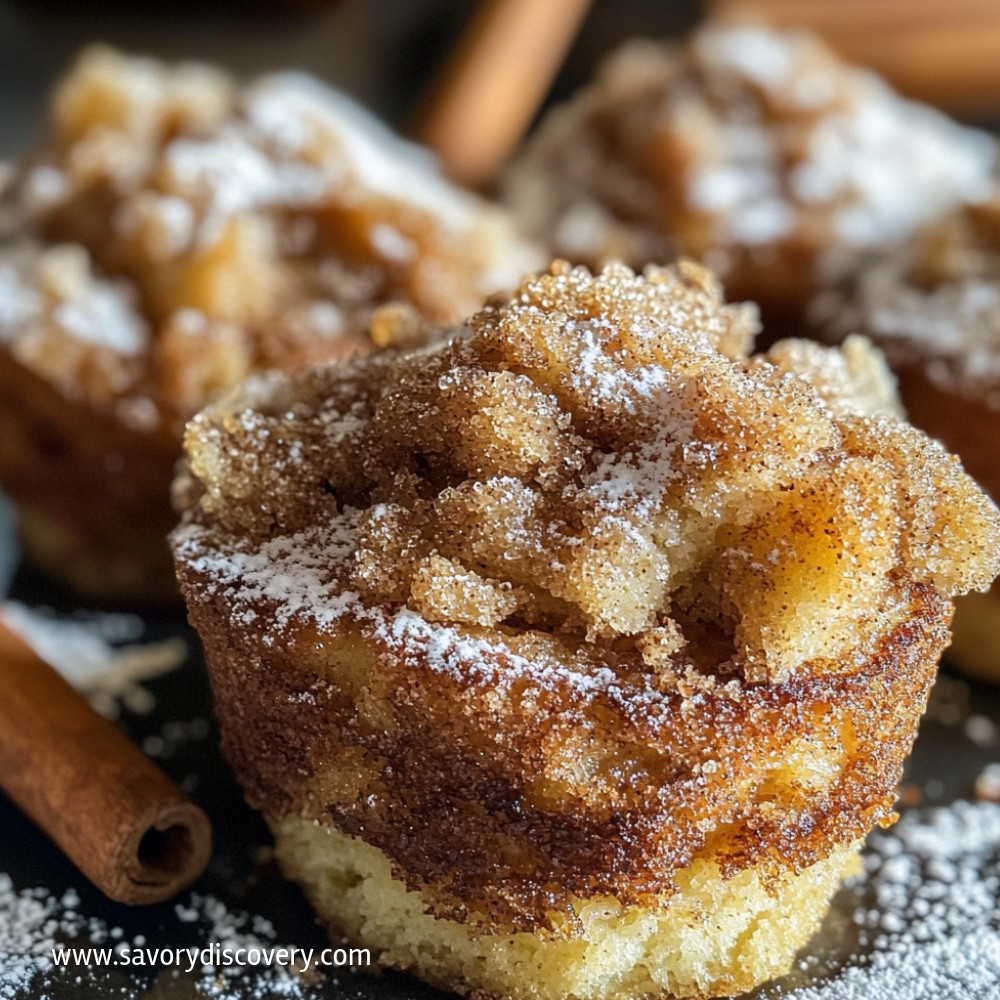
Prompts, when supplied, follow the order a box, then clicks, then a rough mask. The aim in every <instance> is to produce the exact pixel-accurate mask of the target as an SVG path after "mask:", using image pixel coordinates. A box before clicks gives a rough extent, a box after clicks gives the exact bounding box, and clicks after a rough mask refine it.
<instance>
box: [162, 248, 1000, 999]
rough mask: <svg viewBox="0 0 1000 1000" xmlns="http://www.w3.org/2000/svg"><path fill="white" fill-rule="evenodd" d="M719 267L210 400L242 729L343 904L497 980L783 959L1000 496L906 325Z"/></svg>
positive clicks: (669, 975)
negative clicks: (920, 379) (911, 350)
mask: <svg viewBox="0 0 1000 1000" xmlns="http://www.w3.org/2000/svg"><path fill="white" fill-rule="evenodd" d="M757 327H758V322H757V315H756V309H755V307H753V306H750V305H726V304H724V302H723V301H722V297H721V293H720V288H719V285H718V283H717V282H716V280H715V279H714V278H713V277H712V276H711V275H710V274H709V273H708V272H706V271H705V270H703V269H702V268H701V267H699V266H698V265H695V264H692V263H683V264H679V265H678V266H677V267H675V268H664V269H650V270H649V271H648V272H647V274H646V275H645V276H644V277H636V276H635V275H634V274H633V273H632V272H631V271H630V270H629V269H628V268H627V267H625V266H624V265H614V266H611V267H608V268H607V269H606V270H604V271H603V272H602V273H600V274H599V275H597V276H592V275H591V274H590V272H588V271H587V270H586V269H584V268H582V267H578V268H570V267H569V266H568V265H565V264H555V265H553V267H552V269H551V271H550V272H549V273H548V274H545V275H542V276H540V277H535V278H531V279H528V280H526V281H525V282H524V283H523V284H522V285H521V287H520V290H519V292H518V293H517V295H516V296H515V297H514V298H512V299H511V300H509V301H506V302H503V301H496V302H494V303H493V304H491V305H488V306H487V307H486V308H485V309H483V310H482V311H480V312H479V313H478V314H476V315H475V316H473V317H472V318H471V319H470V320H468V322H467V323H466V324H464V325H463V326H462V327H460V328H458V329H456V330H455V331H454V336H453V338H452V339H451V340H449V341H448V342H447V343H444V344H443V345H439V346H436V347H426V348H423V349H419V350H416V351H411V352H401V353H395V352H386V353H383V354H380V355H371V356H368V357H365V358H359V359H356V360H354V361H352V362H351V363H349V364H346V365H342V366H339V367H333V366H320V367H316V368H313V369H311V370H309V371H307V372H303V373H299V374H297V375H293V376H284V375H272V376H269V377H267V378H261V379H255V380H253V381H251V382H249V383H248V384H246V385H245V386H244V387H243V388H242V389H241V390H240V391H239V392H238V393H236V394H235V395H233V396H231V397H229V398H228V399H227V400H225V401H223V402H220V403H218V404H216V405H215V406H213V407H210V408H209V409H207V410H205V411H203V412H202V413H201V414H199V415H198V416H197V417H196V418H195V419H194V420H193V421H192V422H191V423H190V425H189V427H188V431H187V436H186V449H187V468H186V470H185V471H184V472H183V473H182V475H181V477H180V478H179V480H178V483H177V491H176V495H177V499H178V502H179V503H180V505H181V506H182V507H183V508H184V515H183V520H182V523H181V525H180V526H179V527H178V528H177V530H176V531H175V532H174V534H173V535H172V542H173V548H174V553H175V558H176V564H177V572H178V576H179V580H180V583H181V587H182V590H183V592H184V595H185V597H186V599H187V602H188V608H189V613H190V618H191V621H192V623H193V624H194V625H195V627H196V628H197V629H198V631H199V633H200V634H201V637H202V639H203V642H204V646H205V650H206V655H207V661H208V664H209V669H210V673H211V678H212V685H213V689H214V694H215V698H216V705H217V712H218V716H219V719H220V722H221V727H222V738H223V746H224V750H225V753H226V755H227V757H228V759H229V760H230V761H231V763H232V765H233V768H234V770H235V772H236V775H237V777H238V779H239V781H240V782H241V784H242V786H243V788H244V790H245V793H246V796H247V798H248V800H249V801H250V802H251V804H252V805H254V806H255V807H256V808H258V809H260V810H261V811H262V812H263V814H264V816H265V817H266V819H267V821H268V823H269V824H270V826H271V829H272V830H273V832H274V835H275V842H276V851H277V856H278V858H279V860H280V862H281V864H282V865H283V867H284V869H285V871H286V872H287V874H288V875H289V876H291V877H292V878H294V879H296V880H297V881H299V882H300V883H301V884H302V886H303V887H304V889H305V891H306V892H307V894H308V895H309V897H310V898H311V900H312V902H313V903H314V904H315V907H316V909H317V912H318V913H319V915H320V917H321V919H322V920H324V921H325V922H327V923H328V924H329V926H330V928H331V930H332V931H334V932H336V933H340V932H344V933H346V934H347V935H348V937H349V938H350V939H351V940H352V941H353V942H354V943H356V944H358V945H359V946H364V947H368V948H370V949H371V950H372V952H373V953H374V955H375V956H377V959H378V961H379V962H380V963H381V964H383V965H385V966H388V967H392V968H397V969H403V970H408V971H410V972H413V973H415V974H416V975H418V976H420V977H422V978H423V979H425V980H427V981H428V982H430V983H433V984H435V985H437V986H441V987H443V988H446V989H451V990H457V991H458V992H460V993H463V994H468V995H475V996H495V997H509V998H522V997H523V998H528V997H531V998H553V1000H555V998H564V997H567V996H573V997H576V998H579V1000H585V998H594V1000H596V998H613V997H623V998H624V997H630V998H639V997H649V996H661V995H664V996H665V995H670V996H674V997H707V996H716V995H730V994H732V993H734V992H739V991H742V990H747V989H750V988H752V987H753V986H754V985H756V984H757V983H759V982H761V981H763V980H766V979H768V978H770V977H772V976H775V975H777V974H780V973H782V972H783V971H785V970H786V969H787V968H788V967H789V965H790V963H791V961H792V957H793V955H794V953H795V951H796V949H797V948H799V947H800V946H801V945H802V944H804V942H805V941H806V940H807V939H808V938H809V936H810V935H811V933H812V931H813V930H814V928H815V927H816V926H817V924H818V922H819V921H820V919H821V918H822V916H823V914H824V912H825V910H826V908H827V905H828V901H829V898H830V896H831V894H832V893H833V891H834V890H835V889H836V887H837V885H838V883H839V881H840V878H841V876H842V874H843V873H844V871H845V869H847V868H848V867H849V866H850V865H851V860H852V857H853V856H854V853H855V851H856V850H857V848H858V846H859V844H860V842H861V840H862V838H863V837H864V836H865V834H866V833H867V832H868V830H869V829H871V827H872V825H873V824H875V823H882V824H885V823H888V822H889V821H891V820H892V818H893V800H894V790H895V786H896V782H897V780H898V778H899V775H900V770H901V767H902V763H903V760H904V758H905V756H906V755H907V753H908V752H909V749H910V746H911V744H912V741H913V738H914V736H915V733H916V727H917V722H918V719H919V716H920V713H921V711H922V709H923V707H924V704H925V699H926V697H927V693H928V689H929V687H930V685H931V682H932V678H933V676H934V670H935V663H936V661H937V658H938V656H939V654H940V652H941V650H942V649H943V648H944V647H945V645H946V644H947V642H948V622H949V619H950V616H951V603H950V598H951V596H952V595H954V594H956V593H959V592H962V591H965V590H967V589H969V588H971V587H979V588H983V587H986V586H987V585H988V584H989V582H990V581H991V580H992V578H993V576H994V575H995V574H996V572H997V570H998V568H1000V550H998V545H997V543H998V541H1000V514H998V512H997V510H996V508H995V507H994V506H993V505H992V503H991V502H990V501H989V500H988V499H987V498H986V497H985V496H983V494H982V493H981V492H980V491H979V490H978V488H977V487H976V486H975V484H974V483H973V482H972V481H971V479H970V478H969V477H968V476H967V475H966V474H965V473H964V472H963V471H962V469H961V466H960V465H959V463H958V462H957V461H956V460H955V459H953V458H952V457H950V456H949V455H947V454H946V453H945V452H944V451H943V450H942V449H941V447H940V446H938V445H936V444H934V443H932V442H931V441H929V440H928V439H927V438H926V437H925V436H924V435H923V434H921V433H920V432H918V431H916V430H914V429H913V428H911V427H910V426H908V425H907V424H906V423H904V422H903V421H902V420H901V418H900V417H899V415H898V408H897V403H896V401H895V398H894V396H893V393H892V388H891V380H890V379H889V377H888V374H887V371H886V368H885V366H884V364H883V362H882V361H881V359H880V357H879V356H878V355H877V353H876V352H874V351H873V350H872V348H871V347H870V346H869V345H868V344H867V342H866V341H864V340H862V339H860V338H854V339H852V340H850V341H849V342H848V343H847V344H846V345H845V346H844V348H843V349H842V350H838V349H833V348H824V347H822V346H820V345H818V344H815V343H809V342H805V341H786V342H782V343H780V344H778V345H776V346H775V347H774V348H773V349H772V350H771V351H770V352H769V353H768V354H766V355H756V356H751V355H750V350H751V345H752V341H753V337H754V335H755V333H756V331H757Z"/></svg>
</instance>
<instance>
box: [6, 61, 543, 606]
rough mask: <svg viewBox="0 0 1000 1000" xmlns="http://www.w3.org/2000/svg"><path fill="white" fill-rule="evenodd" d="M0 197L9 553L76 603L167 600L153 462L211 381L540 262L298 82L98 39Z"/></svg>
mask: <svg viewBox="0 0 1000 1000" xmlns="http://www.w3.org/2000/svg"><path fill="white" fill-rule="evenodd" d="M0 211H2V219H0V230H2V231H0V487H2V488H3V489H4V490H5V491H7V492H8V493H9V494H10V496H11V497H12V498H13V499H14V500H15V501H16V502H17V504H18V505H19V507H20V514H21V528H22V533H23V535H24V541H25V548H26V554H27V556H28V558H29V559H30V560H31V561H33V562H34V563H35V564H36V565H39V566H41V567H42V568H44V569H46V570H48V571H49V572H51V573H52V574H53V575H54V576H56V577H59V578H61V579H64V580H66V581H68V582H69V583H71V584H72V585H74V586H75V587H76V588H77V589H78V590H80V591H82V592H84V593H85V594H88V595H90V596H91V597H93V598H95V599H100V600H135V599H143V598H147V599H156V598H160V597H170V596H173V598H174V599H176V584H175V582H174V577H173V570H172V566H171V561H170V555H169V551H168V548H167V546H166V544H165V541H164V539H165V536H166V533H167V532H168V531H169V529H170V527H172V525H173V521H174V518H173V514H172V511H171V509H170V503H169V489H170V479H171V476H172V470H173V465H174V463H175V462H176V460H177V458H178V457H179V455H180V452H181V437H182V433H183V427H184V422H185V421H186V419H187V418H189V417H190V416H192V415H193V414H194V413H195V412H197V410H199V409H200V408H201V407H202V406H204V405H205V404H206V403H207V402H208V401H210V400H211V399H213V398H215V396H216V395H218V393H219V392H221V391H224V390H225V389H227V388H229V387H230V386H232V385H234V384H235V383H236V382H237V381H239V380H240V379H242V378H243V377H245V376H246V375H247V374H248V373H249V372H251V371H258V370H262V369H267V368H272V367H278V368H286V369H291V368H295V367H298V366H299V365H302V364H306V363H310V362H315V361H318V360H321V359H322V360H326V359H332V358H337V357H340V356H343V355H345V354H349V353H353V352H358V351H365V350H369V349H370V348H371V346H372V344H373V342H374V343H375V344H378V343H380V342H381V341H382V340H383V339H384V335H385V331H386V330H387V329H388V328H389V326H391V328H392V329H393V331H394V335H395V336H403V337H404V338H406V339H409V340H419V339H421V338H422V337H423V336H424V335H425V334H426V331H427V330H428V329H431V328H432V327H430V326H428V323H431V324H448V323H454V322H458V321H459V320H461V319H462V318H463V317H464V316H465V315H466V314H467V313H468V312H469V311H471V310H472V309H474V308H477V307H478V305H479V304H480V303H481V302H482V300H483V298H484V296H485V295H487V294H490V293H492V292H495V291H498V290H500V289H510V288H513V287H515V286H516V283H517V281H518V280H519V278H520V276H521V273H522V272H523V271H525V270H531V269H533V268H534V267H537V266H538V264H539V263H540V261H539V258H538V256H537V253H536V251H535V250H534V249H533V248H532V247H531V246H530V245H529V244H528V243H527V242H526V241H524V240H522V239H521V238H520V237H519V236H518V235H517V233H516V231H515V229H514V227H513V226H512V224H511V222H510V220H509V218H508V216H507V214H506V213H505V212H504V211H502V210H501V209H499V208H497V207H495V206H492V205H490V204H488V203H487V202H485V201H483V200H481V199H479V198H478V197H475V196H473V195H471V194H469V193H467V192H464V191H461V190H460V189H458V188H456V187H453V186H452V185H451V184H450V183H448V182H447V181H445V180H444V178H443V177H442V176H441V175H440V174H439V172H438V171H437V168H436V166H435V165H434V163H433V161H432V159H431V158H430V157H429V155H428V154H425V153H424V152H423V151H421V150H419V149H418V148H417V147H414V146H411V145H410V144H408V143H404V142H403V141H401V140H399V139H397V138H396V137H395V136H393V135H391V134H390V133H389V132H388V131H387V130H386V129H385V128H384V127H383V126H381V125H380V124H379V123H378V122H376V121H375V120H374V119H373V118H371V117H369V116H368V114H367V113H366V112H364V111H362V110H361V109H360V108H359V107H357V106H355V105H354V104H353V103H352V102H351V101H350V100H349V99H347V98H346V97H344V96H342V95H340V94H338V93H336V92H334V91H332V90H329V89H327V88H325V87H324V86H323V85H322V84H320V83H319V82H318V81H316V80H313V79H311V78H309V77H306V76H304V75H302V74H296V73H284V74H276V75H273V76H269V77H264V78H261V79H259V80H256V81H254V82H251V83H250V84H249V85H247V86H245V87H237V86H236V84H235V83H234V82H233V81H232V80H231V79H229V78H228V77H227V76H225V75H223V74H222V73H221V72H219V71H217V70H215V69H212V68H209V67H207V66H203V65H195V64H182V65H177V66H171V65H166V64H162V63H159V62H156V61H154V60H151V59H143V58H133V57H128V56H125V55H122V54H120V53H117V52H114V51H112V50H109V49H106V48H95V49H91V50H88V51H86V52H85V53H83V55H82V56H81V57H80V59H79V61H78V63H77V64H76V66H75V67H74V68H73V69H72V70H71V71H70V73H69V74H68V76H67V77H66V79H65V80H63V81H62V83H61V84H60V85H59V86H58V87H57V89H56V91H55V93H54V96H53V99H52V107H51V129H50V134H49V136H48V137H47V138H46V140H45V142H44V143H43V144H42V145H41V146H40V147H39V148H38V149H36V150H35V151H34V152H33V153H32V154H31V155H30V156H28V157H27V158H26V159H25V160H24V161H23V162H21V163H20V164H18V165H16V167H15V168H14V170H13V173H12V176H11V177H10V178H9V179H8V180H7V182H6V184H5V185H4V189H3V195H2V201H0ZM377 309H381V310H382V312H377ZM386 310H388V312H389V314H390V315H394V314H395V313H396V312H399V311H402V312H403V314H404V315H405V317H406V322H401V321H397V320H398V317H395V318H394V319H393V322H392V323H391V324H389V325H387V323H386V322H385V320H384V318H381V317H383V316H384V313H385V311H386ZM373 312H375V313H376V314H375V318H374V322H373ZM433 328H436V327H433Z"/></svg>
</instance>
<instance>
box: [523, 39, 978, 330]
mask: <svg viewBox="0 0 1000 1000" xmlns="http://www.w3.org/2000/svg"><path fill="white" fill-rule="evenodd" d="M995 147H996V144H995V141H994V139H993V138H992V137H991V136H989V135H987V134H986V133H985V132H979V131H975V130H973V129H970V128H965V127H961V126H959V125H957V124H955V123H954V122H952V121H951V120H949V119H948V118H946V117H945V116H944V115H943V114H941V113H939V112H938V111H935V110H933V109H931V108H930V107H927V106H924V105H921V104H918V103H915V102H912V101H907V100H904V99H902V98H901V97H899V96H898V95H897V94H895V93H894V92H893V91H892V90H891V89H890V87H889V86H888V85H887V84H886V83H884V82H883V81H882V80H881V79H880V78H879V77H877V76H876V75H874V74H873V73H871V72H870V71H867V70H864V69H861V68H858V67H854V66H850V65H847V64H845V63H844V62H842V61H841V60H840V59H838V57H837V56H835V55H834V54H833V52H832V51H830V50H829V49H828V48H827V47H826V46H825V45H824V44H823V43H822V42H821V41H820V40H819V39H818V38H816V37H814V36H812V35H810V34H808V33H806V32H802V31H787V30H786V31H778V30H772V29H769V28H766V27H763V26H760V25H748V24H738V23H726V22H708V23H706V24H705V25H704V26H703V27H701V28H700V29H698V30H697V31H696V32H695V33H694V34H693V35H692V36H691V38H690V39H689V40H688V41H687V42H686V44H684V45H683V46H676V45H667V44H659V43H655V42H652V41H649V40H642V41H634V42H631V43H628V44H626V45H625V46H624V47H622V48H621V49H619V50H618V51H617V52H615V53H613V54H612V55H611V56H610V57H609V58H608V60H607V61H606V62H605V64H604V65H603V66H602V67H601V68H600V70H599V72H598V73H597V76H596V79H595V80H594V82H593V83H592V84H591V85H590V86H588V87H586V88H585V89H583V90H582V91H581V92H580V93H579V94H578V95H577V96H576V97H574V98H573V99H572V100H571V101H569V102H568V103H567V104H564V105H562V106H558V107H556V108H555V109H553V110H552V111H551V112H550V113H549V114H548V115H547V116H546V117H545V118H544V119H543V120H542V123H541V125H540V126H539V128H538V130H537V132H536V133H535V134H534V136H533V137H532V138H531V139H529V141H528V143H527V145H526V147H525V149H524V151H523V153H522V154H521V155H520V157H519V158H518V159H517V160H516V161H515V163H514V164H513V166H512V167H511V168H510V170H509V172H508V175H507V178H506V184H505V197H506V199H507V200H508V202H509V203H510V204H511V205H512V207H513V208H514V209H515V211H516V212H517V213H518V214H519V215H520V217H521V218H522V219H523V220H524V221H525V224H526V225H529V226H532V227H534V229H535V231H537V232H539V233H543V234H546V235H549V234H552V236H553V245H554V249H555V252H556V253H557V254H559V255H561V256H564V257H566V258H567V259H569V260H572V261H574V262H579V263H584V264H589V265H591V266H593V265H595V264H598V263H601V262H603V261H606V260H610V259H621V260H624V261H625V262H626V263H629V264H631V265H632V266H633V267H641V266H643V265H645V264H646V263H650V262H651V263H659V262H663V261H668V260H673V259H674V258H675V257H676V256H677V255H678V254H685V255H687V256H691V257H695V258H697V259H699V260H702V261H703V262H705V263H707V264H708V265H710V266H711V267H712V268H713V269H714V270H715V271H716V272H717V273H718V274H719V275H720V276H721V277H722V279H723V281H724V283H725V286H726V290H727V293H728V294H729V295H730V296H731V297H734V298H743V297H746V298H751V299H753V300H754V301H756V302H758V303H759V304H760V305H761V307H762V309H763V314H764V316H765V319H766V320H767V322H766V323H765V330H767V329H768V327H771V326H773V325H775V324H776V323H780V324H781V326H782V328H788V329H789V330H790V331H791V332H794V333H798V331H799V329H800V324H801V322H802V313H803V307H804V306H805V305H806V303H807V302H808V300H809V298H810V296H811V294H812V293H813V291H814V290H815V288H816V287H817V283H822V282H824V281H826V280H827V279H828V278H829V277H830V276H831V275H839V274H841V273H843V272H844V271H850V270H852V269H854V268H856V267H857V266H858V263H859V261H860V260H863V259H864V258H865V256H866V255H867V254H869V253H873V252H874V253H878V252H881V251H883V250H885V249H886V248H887V247H892V246H895V245H897V244H898V243H899V242H901V241H902V240H903V239H905V238H906V237H907V236H909V235H910V234H911V233H912V232H913V231H914V230H915V229H916V228H917V227H918V226H920V225H921V224H923V223H925V222H927V221H928V220H930V219H933V218H936V217H938V216H940V215H942V214H944V213H945V212H947V211H948V210H949V209H950V208H951V207H952V206H954V205H956V204H959V203H962V202H965V201H976V200H978V199H981V198H984V197H985V196H986V194H987V193H988V189H989V183H990V177H991V174H992V171H993V167H994V162H995V159H996V148H995Z"/></svg>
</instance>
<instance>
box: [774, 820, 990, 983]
mask: <svg viewBox="0 0 1000 1000" xmlns="http://www.w3.org/2000/svg"><path fill="white" fill-rule="evenodd" d="M865 867H866V870H867V872H868V882H867V885H866V886H864V887H862V888H866V889H867V895H868V897H869V898H868V899H866V901H865V902H864V903H862V904H861V905H859V906H858V908H857V909H856V911H855V913H854V916H853V919H854V922H855V924H856V925H857V926H858V927H859V929H860V931H861V944H862V946H867V947H869V948H870V949H871V951H870V953H868V954H865V955H861V956H857V957H856V958H855V960H854V962H853V963H852V964H851V965H849V966H847V967H845V968H843V969H841V970H840V971H838V972H837V973H836V974H835V975H834V976H833V977H832V978H831V980H830V981H829V982H827V983H823V984H821V985H815V986H809V987H804V988H800V989H797V990H794V991H792V993H791V995H792V996H794V997H796V998H797V1000H996V998H998V997H1000V901H998V900H1000V805H997V804H995V803H985V802H984V803H977V804H970V803H967V802H957V803H955V804H954V805H952V806H950V807H947V808H937V809H933V810H929V811H927V812H920V813H916V812H914V813H910V814H908V815H906V816H904V818H903V819H902V820H901V821H900V822H899V823H898V824H897V826H895V827H894V828H893V829H892V830H890V831H889V832H887V833H875V834H873V835H872V836H871V838H870V839H869V845H868V849H867V852H866V858H865ZM767 995H768V996H775V997H777V996H781V995H786V994H784V993H782V992H780V991H776V990H772V991H768V993H767Z"/></svg>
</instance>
